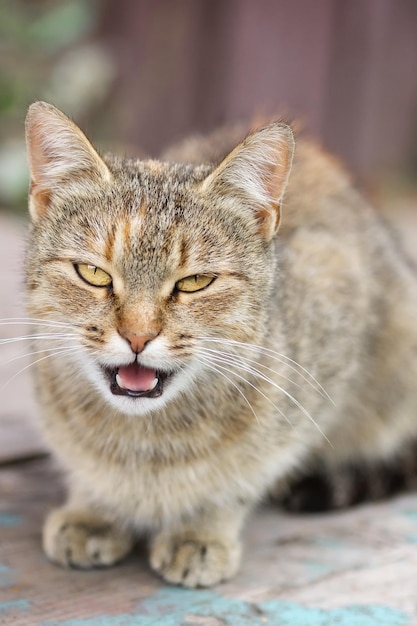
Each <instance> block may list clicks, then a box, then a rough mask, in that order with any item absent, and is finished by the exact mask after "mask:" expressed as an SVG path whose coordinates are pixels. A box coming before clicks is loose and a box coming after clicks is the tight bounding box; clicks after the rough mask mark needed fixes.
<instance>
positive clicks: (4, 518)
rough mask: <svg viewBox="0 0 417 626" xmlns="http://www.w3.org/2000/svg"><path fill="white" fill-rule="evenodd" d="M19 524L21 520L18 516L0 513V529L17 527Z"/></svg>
mask: <svg viewBox="0 0 417 626" xmlns="http://www.w3.org/2000/svg"><path fill="white" fill-rule="evenodd" d="M21 522H22V518H21V516H20V515H14V514H13V513H4V512H0V527H2V526H3V527H5V528H7V527H8V528H13V527H14V526H18V525H19V524H20V523H21Z"/></svg>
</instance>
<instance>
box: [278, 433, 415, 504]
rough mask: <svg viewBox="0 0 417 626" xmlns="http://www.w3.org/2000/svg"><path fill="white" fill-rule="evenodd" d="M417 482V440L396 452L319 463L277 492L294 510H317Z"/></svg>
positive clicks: (357, 501) (381, 494) (375, 496)
mask: <svg viewBox="0 0 417 626" xmlns="http://www.w3.org/2000/svg"><path fill="white" fill-rule="evenodd" d="M416 485H417V443H413V444H411V445H410V444H409V445H408V446H405V447H404V449H403V450H401V451H399V452H398V453H397V455H396V456H394V457H392V458H389V459H384V458H382V459H381V458H374V459H369V460H367V461H365V460H352V461H351V462H345V463H340V464H339V465H337V464H335V463H332V464H327V465H326V464H325V463H316V464H315V465H314V464H312V465H311V466H309V467H307V468H306V471H305V472H304V473H302V474H301V475H299V476H297V477H296V478H294V480H293V481H292V482H291V481H290V483H289V485H286V490H285V492H281V494H280V492H279V490H278V489H277V490H276V491H275V493H274V494H273V496H274V498H275V499H278V500H279V501H280V502H281V503H282V504H283V506H284V507H285V508H286V509H288V510H290V511H293V512H306V513H316V512H321V511H328V510H332V509H343V508H346V507H349V506H354V505H357V504H361V503H363V502H372V501H376V500H381V499H382V498H386V497H389V496H392V495H394V494H396V493H398V492H400V491H404V490H407V489H415V488H416Z"/></svg>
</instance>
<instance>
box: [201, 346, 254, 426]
mask: <svg viewBox="0 0 417 626" xmlns="http://www.w3.org/2000/svg"><path fill="white" fill-rule="evenodd" d="M201 362H203V363H204V365H205V366H206V367H208V368H209V369H211V370H214V371H215V372H216V373H217V374H220V375H221V376H223V378H225V379H226V380H227V381H228V382H229V383H230V384H231V385H232V387H234V388H235V389H237V391H238V392H239V393H240V395H241V396H242V398H243V399H244V401H245V402H246V404H247V405H248V407H249V408H250V410H251V411H252V413H253V415H254V417H255V419H256V421H257V423H258V424H260V421H259V417H258V415H257V413H256V411H255V409H254V408H253V406H252V405H251V403H250V402H249V400H248V399H247V397H246V396H245V394H244V393H243V391H242V390H241V389H240V388H239V386H238V385H237V384H236V383H234V382H233V380H232V379H231V378H229V376H227V375H226V374H225V373H224V372H220V371H219V370H218V369H217V367H215V366H214V365H210V364H209V363H208V362H207V360H206V359H204V357H203V359H201Z"/></svg>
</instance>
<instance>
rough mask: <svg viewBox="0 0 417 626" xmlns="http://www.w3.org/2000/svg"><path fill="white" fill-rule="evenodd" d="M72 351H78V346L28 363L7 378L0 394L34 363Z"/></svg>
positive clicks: (0, 388) (0, 389)
mask: <svg viewBox="0 0 417 626" xmlns="http://www.w3.org/2000/svg"><path fill="white" fill-rule="evenodd" d="M73 350H80V347H79V346H72V347H70V348H63V349H62V350H58V351H57V352H53V353H52V354H47V355H46V356H43V357H42V358H41V359H37V360H36V361H33V363H29V365H26V366H25V367H23V368H22V369H21V370H19V371H18V372H16V374H14V375H13V376H12V377H11V378H9V380H8V381H7V382H5V383H4V385H2V386H1V387H0V394H1V393H2V391H3V390H4V389H5V388H6V387H7V385H9V384H10V383H11V382H12V380H14V379H15V378H16V377H17V376H19V375H20V374H22V373H23V372H24V371H25V370H27V369H29V368H30V367H32V366H33V365H36V363H40V362H41V361H44V360H45V359H50V358H51V357H53V356H58V355H60V354H67V353H68V352H71V351H73Z"/></svg>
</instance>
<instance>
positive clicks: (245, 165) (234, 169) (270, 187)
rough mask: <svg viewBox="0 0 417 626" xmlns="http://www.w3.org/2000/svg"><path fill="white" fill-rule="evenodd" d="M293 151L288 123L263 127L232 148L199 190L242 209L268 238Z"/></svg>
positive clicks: (277, 216)
mask: <svg viewBox="0 0 417 626" xmlns="http://www.w3.org/2000/svg"><path fill="white" fill-rule="evenodd" d="M293 153H294V137H293V133H292V130H291V128H290V127H289V126H287V125H286V124H280V123H274V124H270V125H269V126H265V127H264V128H261V129H259V130H257V131H255V132H254V133H252V134H251V135H249V136H248V137H246V139H244V140H243V141H242V142H241V143H240V144H239V145H238V146H237V147H236V148H235V149H234V150H232V152H231V153H230V154H229V155H228V156H227V157H226V158H225V159H223V161H222V162H221V163H220V165H218V166H217V167H216V168H215V170H214V171H213V172H212V173H211V174H210V175H209V176H208V177H207V178H206V179H205V180H204V181H203V183H202V185H201V190H202V191H203V193H205V194H208V195H209V196H210V195H212V196H214V197H218V198H219V197H220V198H222V199H223V200H225V201H227V203H228V206H229V207H230V208H231V209H232V210H235V211H238V212H242V211H245V212H246V214H248V215H249V216H251V217H252V219H253V220H254V223H255V225H256V228H257V230H258V232H259V233H260V234H261V235H262V236H263V237H265V238H266V239H268V240H270V239H272V237H273V236H274V234H275V233H276V231H277V230H278V227H279V223H280V218H281V204H282V201H283V196H284V192H285V188H286V186H287V182H288V178H289V175H290V171H291V164H292V159H293Z"/></svg>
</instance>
